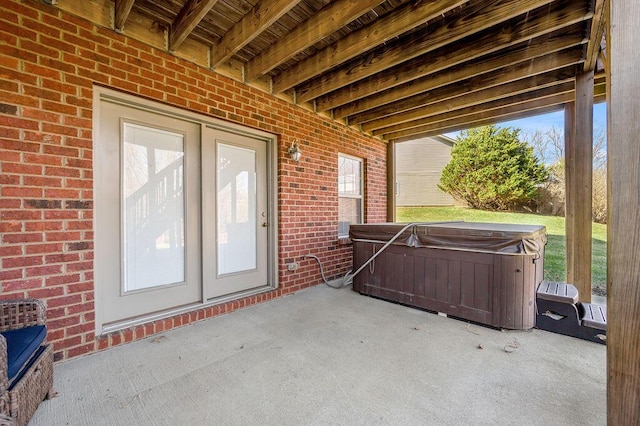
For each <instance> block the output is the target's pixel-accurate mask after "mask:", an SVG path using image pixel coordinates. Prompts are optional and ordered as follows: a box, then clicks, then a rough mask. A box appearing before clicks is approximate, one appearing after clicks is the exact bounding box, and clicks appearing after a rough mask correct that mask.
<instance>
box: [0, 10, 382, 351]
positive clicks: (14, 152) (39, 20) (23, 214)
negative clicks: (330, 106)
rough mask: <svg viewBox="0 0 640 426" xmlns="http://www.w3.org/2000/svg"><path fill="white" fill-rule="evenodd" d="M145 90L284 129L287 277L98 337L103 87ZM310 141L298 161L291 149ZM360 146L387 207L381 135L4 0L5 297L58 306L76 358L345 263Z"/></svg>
mask: <svg viewBox="0 0 640 426" xmlns="http://www.w3.org/2000/svg"><path fill="white" fill-rule="evenodd" d="M94 84H99V85H103V86H107V87H110V88H113V89H116V90H121V91H126V92H129V93H133V94H137V95H141V96H145V97H147V98H149V99H153V100H156V101H161V102H164V103H166V104H170V105H174V106H178V107H181V108H185V109H188V110H191V111H196V112H199V113H203V114H207V115H211V116H215V117H218V118H222V119H225V120H229V121H232V122H236V123H240V124H244V125H246V126H250V127H254V128H258V129H262V130H265V131H267V132H271V133H274V134H277V135H278V136H279V138H280V146H279V147H278V153H279V158H278V164H279V165H278V205H279V210H280V217H279V222H280V235H279V238H280V253H279V258H280V261H279V269H280V271H279V277H280V287H279V289H277V290H274V291H272V292H269V293H265V294H261V295H258V296H252V297H248V298H245V299H241V300H237V301H234V302H228V303H225V304H221V305H217V306H212V307H208V308H204V309H200V310H197V311H194V312H191V313H188V314H182V315H178V316H175V317H172V318H168V319H165V320H159V321H155V322H153V323H149V324H146V325H142V326H138V327H135V328H132V329H128V330H124V331H121V332H116V333H112V334H110V335H108V336H102V337H100V338H96V337H95V335H94V330H95V323H94V281H93V180H92V158H93V152H92V137H93V135H92V125H93V123H92V113H93V112H92V95H93V90H92V87H93V85H94ZM293 139H299V140H300V141H302V143H301V149H302V150H303V158H302V160H301V162H300V163H299V164H295V163H293V162H292V161H291V160H289V159H288V158H287V156H286V147H288V146H289V145H290V143H291V141H292V140H293ZM339 152H340V153H345V154H350V155H355V156H358V157H362V158H363V159H364V161H365V170H366V172H365V173H366V185H365V187H366V193H365V202H366V207H365V216H366V220H367V221H368V222H380V221H384V220H385V215H386V183H385V179H386V178H385V175H386V163H385V145H384V143H382V142H380V141H378V140H376V139H371V138H368V137H365V136H363V135H362V134H360V133H358V132H355V131H353V130H351V129H349V128H346V127H345V126H342V125H340V124H338V123H334V122H332V121H330V120H327V119H325V118H322V117H320V116H318V115H316V114H314V113H311V112H308V111H306V110H303V109H301V108H298V107H296V106H294V105H291V104H288V103H287V102H285V101H282V100H279V99H276V98H274V97H272V96H270V95H269V94H267V93H264V92H261V91H259V90H257V89H254V88H251V87H249V86H246V85H244V84H241V83H238V82H236V81H234V80H231V79H229V78H225V77H222V76H220V75H218V74H216V73H214V72H212V71H209V70H208V69H206V68H202V67H199V66H197V65H194V64H192V63H189V62H187V61H184V60H182V59H179V58H177V57H175V56H172V55H170V54H168V53H166V52H163V51H161V50H158V49H155V48H152V47H149V46H147V45H145V44H143V43H140V42H138V41H136V40H133V39H130V38H127V37H125V36H123V35H120V34H117V33H115V32H113V31H111V30H109V29H105V28H100V27H96V26H95V25H93V24H92V23H90V22H88V21H85V20H83V19H80V18H76V17H74V16H72V15H69V14H66V13H64V12H61V11H59V10H58V9H56V8H54V7H50V6H46V5H44V4H42V3H40V2H38V1H35V0H22V1H19V0H15V1H14V0H4V1H3V2H2V4H1V5H0V171H1V174H0V185H1V187H0V262H1V266H2V268H1V269H0V282H1V297H2V298H3V299H6V298H14V297H18V298H21V297H37V298H41V299H44V300H45V301H46V303H47V306H48V327H49V335H48V340H49V341H50V342H53V344H54V350H55V357H56V359H57V360H61V359H67V358H72V357H75V356H78V355H81V354H84V353H89V352H93V351H96V350H101V349H104V348H107V347H110V346H114V345H118V344H121V343H123V342H128V341H132V340H135V339H139V338H141V337H145V336H149V335H151V334H154V333H159V332H162V331H164V330H168V329H171V328H173V327H177V326H180V325H184V324H187V323H190V322H193V321H197V320H201V319H204V318H208V317H211V316H214V315H218V314H222V313H226V312H230V311H233V310H235V309H237V308H241V307H244V306H248V305H251V304H255V303H258V302H262V301H266V300H270V299H272V298H274V297H278V296H281V295H282V294H286V293H290V292H294V291H297V290H299V289H302V288H305V287H309V286H311V285H315V284H318V283H319V282H320V274H319V269H318V267H317V264H316V263H315V262H314V261H312V260H310V259H307V260H303V261H301V268H300V269H299V270H298V271H296V272H288V271H286V266H285V264H286V263H287V262H289V261H291V260H293V259H295V260H297V261H300V256H301V255H303V254H306V253H313V254H316V255H318V256H319V257H320V258H321V259H322V261H323V264H324V267H325V271H326V274H327V276H328V277H336V276H338V275H340V274H343V273H344V272H345V271H346V270H347V269H349V265H350V262H351V248H350V246H338V245H337V237H336V236H337V208H338V203H337V156H338V153H339Z"/></svg>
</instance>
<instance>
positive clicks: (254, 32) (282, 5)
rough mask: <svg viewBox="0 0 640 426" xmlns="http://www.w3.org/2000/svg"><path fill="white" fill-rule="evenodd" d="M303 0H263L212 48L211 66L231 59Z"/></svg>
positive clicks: (213, 66)
mask: <svg viewBox="0 0 640 426" xmlns="http://www.w3.org/2000/svg"><path fill="white" fill-rule="evenodd" d="M300 1H301V0H262V1H261V2H260V3H258V4H256V5H255V6H254V7H253V9H251V10H250V11H249V13H247V14H246V15H244V16H243V17H242V19H241V20H240V22H238V23H237V24H235V25H234V26H233V27H232V28H231V29H230V30H229V31H227V32H226V34H225V35H224V36H222V38H221V39H220V41H218V42H217V43H215V44H214V45H213V47H212V48H211V67H212V68H215V67H216V66H218V65H220V64H221V63H223V62H224V61H227V60H229V59H230V58H231V57H232V56H233V55H234V54H235V53H236V52H238V51H239V50H240V49H242V48H243V47H244V46H246V45H247V44H249V43H250V42H251V41H253V39H254V38H256V37H257V36H259V35H260V34H261V33H262V32H263V31H264V30H266V29H267V28H268V27H270V26H271V25H272V24H273V23H274V22H276V21H277V20H278V19H280V18H281V17H282V15H284V14H285V13H287V12H288V11H289V10H291V8H293V7H294V6H295V5H297V4H298V3H299V2H300Z"/></svg>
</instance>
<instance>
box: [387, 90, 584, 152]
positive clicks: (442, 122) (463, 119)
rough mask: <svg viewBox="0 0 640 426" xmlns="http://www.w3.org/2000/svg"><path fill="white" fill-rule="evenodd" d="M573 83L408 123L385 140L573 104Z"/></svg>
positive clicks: (389, 132)
mask: <svg viewBox="0 0 640 426" xmlns="http://www.w3.org/2000/svg"><path fill="white" fill-rule="evenodd" d="M574 92H575V84H574V83H573V82H567V83H563V84H561V85H559V86H556V87H547V88H544V89H538V90H534V91H531V92H529V93H525V94H520V95H516V96H512V97H509V98H504V99H498V100H495V101H491V102H487V103H485V104H480V105H474V106H471V107H468V108H464V109H460V110H457V111H448V112H444V113H442V114H439V115H435V116H431V117H428V118H425V119H420V120H416V121H415V122H411V123H405V124H402V125H396V126H392V127H389V128H388V129H383V130H382V131H383V132H384V133H380V134H381V135H383V137H384V139H387V140H397V139H400V138H404V137H407V136H411V135H415V134H421V133H424V132H428V131H434V130H436V131H438V130H440V129H445V128H450V127H452V126H463V128H469V127H473V123H475V122H476V121H477V120H480V119H489V120H490V119H495V118H497V117H500V116H501V114H516V113H522V112H526V111H531V110H534V109H539V108H544V107H548V106H552V105H558V104H562V103H565V102H569V101H571V100H572V99H573V98H574V96H575V94H574Z"/></svg>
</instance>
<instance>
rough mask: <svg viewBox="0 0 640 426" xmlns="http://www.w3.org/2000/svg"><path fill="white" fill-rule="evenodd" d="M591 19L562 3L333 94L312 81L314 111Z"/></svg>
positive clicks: (587, 12) (320, 83) (584, 9)
mask: <svg viewBox="0 0 640 426" xmlns="http://www.w3.org/2000/svg"><path fill="white" fill-rule="evenodd" d="M590 17H591V13H590V12H589V10H588V8H587V7H583V8H576V7H575V6H574V5H571V4H567V3H562V2H561V3H558V4H557V5H553V6H551V8H550V10H548V11H547V10H540V11H537V12H536V13H534V14H531V15H528V16H527V18H526V19H521V20H519V21H518V22H517V23H516V24H513V23H505V24H504V25H502V26H498V27H497V28H495V27H494V28H490V29H488V30H485V31H483V32H481V33H479V34H476V37H473V39H472V40H470V41H469V42H468V43H465V44H464V45H459V44H452V45H449V46H446V47H444V48H441V49H439V50H437V51H434V52H433V53H432V54H427V55H422V56H419V57H417V58H414V59H412V60H409V61H407V62H406V63H405V64H403V65H402V67H401V68H399V69H395V68H394V69H390V70H387V71H386V72H381V73H378V74H375V75H373V76H371V77H368V78H366V79H364V80H361V81H358V82H356V83H352V84H350V85H348V86H346V87H342V88H339V89H338V90H335V91H332V92H331V90H333V86H330V85H328V83H327V85H325V84H324V83H323V82H322V81H320V80H312V82H315V83H311V84H316V83H317V84H319V86H318V90H317V91H315V90H316V89H314V96H315V94H316V93H318V94H321V93H323V94H322V95H321V96H320V97H317V98H316V99H315V101H316V108H317V109H318V110H319V111H327V110H329V109H331V108H335V107H338V106H340V105H345V104H347V103H350V102H353V101H354V100H357V99H361V98H364V97H366V96H370V95H373V94H375V93H377V92H380V91H382V90H385V89H388V88H391V87H395V86H397V85H399V84H402V83H407V82H410V81H412V80H415V79H416V78H419V77H424V76H427V75H430V74H432V73H434V72H437V71H442V70H445V69H447V68H449V67H452V66H455V65H459V64H462V63H464V62H468V61H471V60H473V59H476V58H479V57H481V56H484V55H488V54H490V53H493V52H497V51H499V50H502V49H506V48H508V47H509V46H514V45H516V44H519V43H522V42H525V41H527V40H530V39H533V38H536V37H540V36H543V35H545V34H549V33H552V32H554V31H556V30H561V29H563V28H567V27H569V26H572V25H574V24H578V23H579V22H583V21H585V20H586V19H589V18H590ZM559 37H561V36H559ZM306 84H307V83H305V84H304V85H306ZM304 85H303V86H304ZM299 89H300V87H298V88H296V90H299ZM329 92H330V93H329ZM298 100H300V98H298Z"/></svg>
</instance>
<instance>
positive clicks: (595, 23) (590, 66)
mask: <svg viewBox="0 0 640 426" xmlns="http://www.w3.org/2000/svg"><path fill="white" fill-rule="evenodd" d="M605 1H606V0H595V4H594V11H593V18H591V28H590V31H589V43H588V44H587V58H586V59H587V60H586V61H585V63H584V71H585V72H586V71H594V70H595V68H596V65H597V62H598V55H599V54H600V45H601V43H602V36H603V34H604V26H605V23H606V22H605V13H604V12H605Z"/></svg>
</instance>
